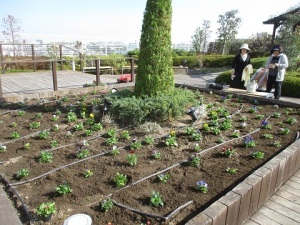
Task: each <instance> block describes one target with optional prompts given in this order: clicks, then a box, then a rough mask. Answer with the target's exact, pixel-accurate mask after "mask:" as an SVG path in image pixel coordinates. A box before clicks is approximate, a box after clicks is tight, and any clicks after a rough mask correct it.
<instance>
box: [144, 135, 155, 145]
mask: <svg viewBox="0 0 300 225" xmlns="http://www.w3.org/2000/svg"><path fill="white" fill-rule="evenodd" d="M144 142H145V143H146V144H147V145H151V144H153V143H154V138H153V137H152V136H147V137H145V139H144Z"/></svg>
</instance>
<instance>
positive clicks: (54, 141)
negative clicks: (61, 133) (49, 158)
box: [50, 140, 58, 148]
mask: <svg viewBox="0 0 300 225" xmlns="http://www.w3.org/2000/svg"><path fill="white" fill-rule="evenodd" d="M50 145H51V148H56V147H57V146H58V141H56V140H53V141H51V143H50Z"/></svg>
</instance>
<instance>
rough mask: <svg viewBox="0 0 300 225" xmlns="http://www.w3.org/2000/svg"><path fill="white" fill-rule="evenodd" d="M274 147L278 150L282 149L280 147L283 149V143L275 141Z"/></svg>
mask: <svg viewBox="0 0 300 225" xmlns="http://www.w3.org/2000/svg"><path fill="white" fill-rule="evenodd" d="M273 145H274V146H275V147H276V148H280V147H281V143H280V141H278V140H276V141H274V143H273Z"/></svg>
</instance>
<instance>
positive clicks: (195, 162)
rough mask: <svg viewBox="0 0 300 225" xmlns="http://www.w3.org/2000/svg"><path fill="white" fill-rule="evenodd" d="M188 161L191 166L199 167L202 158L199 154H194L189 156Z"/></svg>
mask: <svg viewBox="0 0 300 225" xmlns="http://www.w3.org/2000/svg"><path fill="white" fill-rule="evenodd" d="M188 163H189V165H190V166H193V167H197V166H199V165H200V158H199V156H198V155H197V154H193V155H191V156H190V157H189V159H188Z"/></svg>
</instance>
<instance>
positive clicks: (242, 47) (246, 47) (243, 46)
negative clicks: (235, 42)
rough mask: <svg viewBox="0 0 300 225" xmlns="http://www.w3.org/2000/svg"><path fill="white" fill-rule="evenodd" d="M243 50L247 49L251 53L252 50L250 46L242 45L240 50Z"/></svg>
mask: <svg viewBox="0 0 300 225" xmlns="http://www.w3.org/2000/svg"><path fill="white" fill-rule="evenodd" d="M241 49H247V50H248V51H250V48H249V47H248V44H242V45H241V47H240V50H241Z"/></svg>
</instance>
